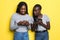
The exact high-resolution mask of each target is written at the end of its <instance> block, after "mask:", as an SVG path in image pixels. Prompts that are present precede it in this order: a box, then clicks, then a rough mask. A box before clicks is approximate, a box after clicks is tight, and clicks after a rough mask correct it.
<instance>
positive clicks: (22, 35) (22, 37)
mask: <svg viewBox="0 0 60 40" xmlns="http://www.w3.org/2000/svg"><path fill="white" fill-rule="evenodd" d="M14 40H29V37H28V32H15V33H14Z"/></svg>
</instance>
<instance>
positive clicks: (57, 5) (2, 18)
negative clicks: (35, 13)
mask: <svg viewBox="0 0 60 40" xmlns="http://www.w3.org/2000/svg"><path fill="white" fill-rule="evenodd" d="M20 1H25V2H26V3H27V4H28V10H29V11H28V12H29V15H30V16H31V15H32V8H33V6H34V5H35V4H37V3H38V4H41V5H42V8H43V9H42V13H43V14H47V15H48V16H49V18H50V23H51V29H50V30H49V39H50V40H60V0H0V40H13V32H11V31H10V30H9V27H10V26H9V23H10V18H11V15H12V14H13V13H15V11H16V7H17V4H18V3H19V2H20ZM29 39H30V40H34V33H33V32H31V31H29Z"/></svg>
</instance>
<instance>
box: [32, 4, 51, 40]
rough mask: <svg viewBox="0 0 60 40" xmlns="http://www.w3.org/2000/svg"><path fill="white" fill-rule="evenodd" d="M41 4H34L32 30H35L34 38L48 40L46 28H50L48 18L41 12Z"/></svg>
mask: <svg viewBox="0 0 60 40" xmlns="http://www.w3.org/2000/svg"><path fill="white" fill-rule="evenodd" d="M41 9H42V7H41V5H39V4H36V5H35V6H34V8H33V18H34V24H33V30H34V31H35V40H48V38H49V36H48V31H47V30H48V29H50V20H49V18H48V16H47V15H45V14H44V15H43V14H42V13H41Z"/></svg>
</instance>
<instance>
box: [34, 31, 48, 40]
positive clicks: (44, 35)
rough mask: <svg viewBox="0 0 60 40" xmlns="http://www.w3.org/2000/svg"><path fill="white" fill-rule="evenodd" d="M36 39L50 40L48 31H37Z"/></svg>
mask: <svg viewBox="0 0 60 40" xmlns="http://www.w3.org/2000/svg"><path fill="white" fill-rule="evenodd" d="M35 40H49V36H48V32H47V31H45V32H38V33H37V32H36V33H35Z"/></svg>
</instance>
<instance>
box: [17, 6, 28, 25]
mask: <svg viewBox="0 0 60 40" xmlns="http://www.w3.org/2000/svg"><path fill="white" fill-rule="evenodd" d="M20 14H21V15H25V14H26V6H25V5H23V6H22V7H21V9H20ZM17 25H18V26H20V25H23V26H29V22H28V21H26V20H24V21H20V22H18V23H17Z"/></svg>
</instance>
